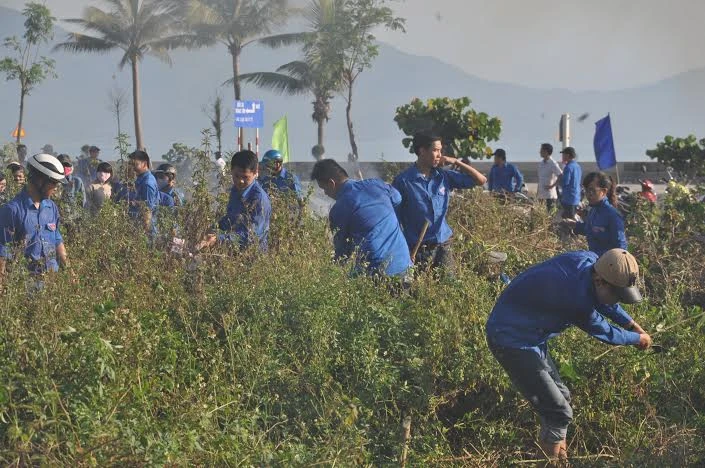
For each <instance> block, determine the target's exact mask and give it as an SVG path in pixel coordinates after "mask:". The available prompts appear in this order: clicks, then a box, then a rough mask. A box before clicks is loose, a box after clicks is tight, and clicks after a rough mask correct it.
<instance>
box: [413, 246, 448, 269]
mask: <svg viewBox="0 0 705 468" xmlns="http://www.w3.org/2000/svg"><path fill="white" fill-rule="evenodd" d="M415 263H416V265H417V266H418V267H419V268H420V269H421V270H426V269H429V268H430V269H436V268H440V269H442V270H444V272H445V274H447V275H449V276H451V277H452V276H454V274H455V259H454V258H453V250H452V249H451V244H450V242H446V243H444V244H422V245H421V248H419V251H418V253H417V254H416V261H415Z"/></svg>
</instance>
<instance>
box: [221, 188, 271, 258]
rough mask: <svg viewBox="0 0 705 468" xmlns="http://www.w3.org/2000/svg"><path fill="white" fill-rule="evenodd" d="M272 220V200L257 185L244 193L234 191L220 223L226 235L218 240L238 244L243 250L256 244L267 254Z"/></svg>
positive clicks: (223, 234) (233, 189) (234, 189)
mask: <svg viewBox="0 0 705 468" xmlns="http://www.w3.org/2000/svg"><path fill="white" fill-rule="evenodd" d="M271 216H272V205H271V203H270V201H269V196H267V192H265V191H264V189H263V188H262V186H260V184H259V183H257V181H254V182H253V183H252V184H251V185H250V186H249V187H247V188H246V189H245V190H243V191H242V192H238V190H237V189H236V188H235V187H233V188H232V189H231V190H230V200H228V207H227V211H226V214H225V216H223V217H222V218H221V219H220V221H219V222H218V227H219V229H220V230H221V231H222V232H221V233H220V235H219V236H218V239H219V240H220V241H225V242H232V243H234V244H237V245H238V247H239V248H241V249H244V248H246V247H248V246H249V245H251V244H253V243H255V242H256V243H258V244H259V248H260V250H261V251H263V252H264V251H266V250H267V240H268V237H269V220H270V218H271Z"/></svg>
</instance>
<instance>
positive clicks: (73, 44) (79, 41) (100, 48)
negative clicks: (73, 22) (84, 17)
mask: <svg viewBox="0 0 705 468" xmlns="http://www.w3.org/2000/svg"><path fill="white" fill-rule="evenodd" d="M119 47H120V45H119V44H116V43H114V42H110V41H106V40H105V39H102V38H99V37H92V36H86V35H83V34H79V33H69V34H68V36H67V41H66V42H61V43H59V44H56V45H55V46H54V48H53V49H52V50H53V51H59V50H64V51H68V52H76V53H83V52H92V53H106V52H110V51H111V50H114V49H116V48H119Z"/></svg>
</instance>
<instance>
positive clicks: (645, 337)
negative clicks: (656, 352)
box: [636, 333, 651, 350]
mask: <svg viewBox="0 0 705 468" xmlns="http://www.w3.org/2000/svg"><path fill="white" fill-rule="evenodd" d="M636 347H637V348H639V349H642V350H644V349H649V348H650V347H651V337H650V336H649V334H648V333H641V334H640V335H639V344H637V345H636Z"/></svg>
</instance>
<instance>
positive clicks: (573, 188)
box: [561, 146, 583, 219]
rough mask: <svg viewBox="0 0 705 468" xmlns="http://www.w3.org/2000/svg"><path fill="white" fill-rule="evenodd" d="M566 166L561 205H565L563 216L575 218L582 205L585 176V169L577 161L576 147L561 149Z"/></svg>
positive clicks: (562, 182)
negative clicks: (581, 185) (582, 184)
mask: <svg viewBox="0 0 705 468" xmlns="http://www.w3.org/2000/svg"><path fill="white" fill-rule="evenodd" d="M561 154H562V155H563V160H564V161H565V163H566V164H565V167H564V168H563V175H562V176H561V205H562V206H563V218H570V219H574V218H575V214H576V213H577V211H578V205H580V198H581V194H580V184H581V182H582V178H583V170H582V168H581V167H580V164H578V163H577V162H576V161H575V158H577V154H575V149H573V148H572V147H570V146H568V147H567V148H564V149H563V150H562V151H561Z"/></svg>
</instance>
